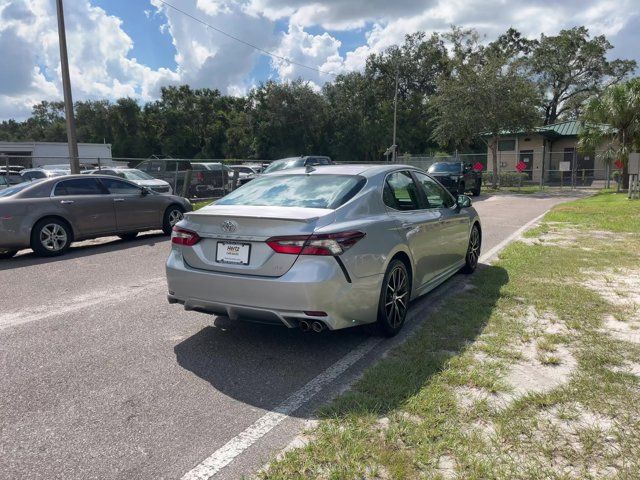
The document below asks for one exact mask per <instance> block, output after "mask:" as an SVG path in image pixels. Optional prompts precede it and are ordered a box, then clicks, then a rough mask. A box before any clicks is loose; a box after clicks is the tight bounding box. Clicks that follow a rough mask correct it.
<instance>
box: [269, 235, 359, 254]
mask: <svg viewBox="0 0 640 480" xmlns="http://www.w3.org/2000/svg"><path fill="white" fill-rule="evenodd" d="M364 236H365V234H364V233H362V232H357V231H350V232H340V233H325V234H318V235H311V236H309V237H306V236H305V237H300V236H295V237H272V238H269V239H268V240H267V245H269V246H270V247H271V248H272V249H273V251H274V252H277V253H285V254H289V255H341V254H343V253H344V252H345V251H346V250H348V249H349V248H350V247H352V246H353V245H355V243H356V242H357V241H358V240H360V239H361V238H362V237H364Z"/></svg>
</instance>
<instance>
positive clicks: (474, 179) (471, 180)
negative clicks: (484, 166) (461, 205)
mask: <svg viewBox="0 0 640 480" xmlns="http://www.w3.org/2000/svg"><path fill="white" fill-rule="evenodd" d="M429 174H430V175H431V176H432V177H434V178H435V179H436V180H438V181H439V182H440V183H441V184H442V185H443V186H444V187H445V188H446V189H447V190H449V191H450V192H451V193H452V194H453V195H458V194H463V193H465V192H471V193H472V194H473V195H475V196H478V195H480V188H481V187H482V173H481V172H476V171H475V170H473V168H471V165H467V164H465V163H463V162H436V163H434V164H433V165H431V166H430V167H429Z"/></svg>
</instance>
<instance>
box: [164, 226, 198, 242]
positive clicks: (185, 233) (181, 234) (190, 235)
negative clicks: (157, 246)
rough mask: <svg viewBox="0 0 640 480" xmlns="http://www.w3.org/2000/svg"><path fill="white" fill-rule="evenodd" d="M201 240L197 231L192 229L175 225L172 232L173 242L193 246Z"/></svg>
mask: <svg viewBox="0 0 640 480" xmlns="http://www.w3.org/2000/svg"><path fill="white" fill-rule="evenodd" d="M199 241H200V237H199V236H198V234H197V233H196V232H192V231H191V230H186V229H184V228H178V227H173V230H172V232H171V243H173V244H175V245H186V246H187V247H192V246H193V245H195V244H196V243H198V242H199Z"/></svg>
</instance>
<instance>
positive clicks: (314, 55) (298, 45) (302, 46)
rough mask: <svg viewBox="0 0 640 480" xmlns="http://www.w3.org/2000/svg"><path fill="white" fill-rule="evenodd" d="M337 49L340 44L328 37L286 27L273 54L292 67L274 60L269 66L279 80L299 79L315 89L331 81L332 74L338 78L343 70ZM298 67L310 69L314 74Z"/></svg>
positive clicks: (297, 28) (299, 28)
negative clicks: (303, 79) (305, 80)
mask: <svg viewBox="0 0 640 480" xmlns="http://www.w3.org/2000/svg"><path fill="white" fill-rule="evenodd" d="M339 48H340V41H338V40H336V39H335V38H334V37H332V36H331V35H329V34H328V33H326V32H325V33H323V34H322V35H311V34H309V33H307V32H305V31H304V30H303V29H302V27H300V26H298V25H295V24H293V23H290V24H289V30H288V31H287V32H286V33H285V34H283V36H282V41H281V42H280V46H279V47H278V49H277V50H276V51H275V52H274V53H276V54H277V55H280V56H282V57H285V58H288V59H290V60H292V61H293V62H295V63H291V62H286V61H281V60H274V61H273V65H274V67H275V68H276V70H277V71H278V74H279V76H280V78H281V79H282V80H295V79H296V78H298V77H303V78H305V79H308V80H310V81H312V82H314V83H315V84H316V85H319V84H323V83H324V82H326V81H327V80H331V78H333V75H331V74H332V73H333V74H338V73H341V72H342V71H343V70H344V66H343V59H342V57H341V56H340V54H339ZM302 65H308V66H312V67H313V68H315V69H317V70H311V69H309V68H305V67H303V66H302Z"/></svg>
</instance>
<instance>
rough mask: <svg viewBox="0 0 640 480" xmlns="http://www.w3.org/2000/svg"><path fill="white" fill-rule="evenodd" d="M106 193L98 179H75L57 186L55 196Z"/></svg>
mask: <svg viewBox="0 0 640 480" xmlns="http://www.w3.org/2000/svg"><path fill="white" fill-rule="evenodd" d="M104 193H105V191H104V190H103V188H102V185H101V184H100V182H99V181H98V179H96V178H74V179H73V180H64V181H62V182H60V183H58V184H57V185H56V188H55V190H54V192H53V194H54V195H55V196H56V197H61V196H67V195H103V194H104Z"/></svg>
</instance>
